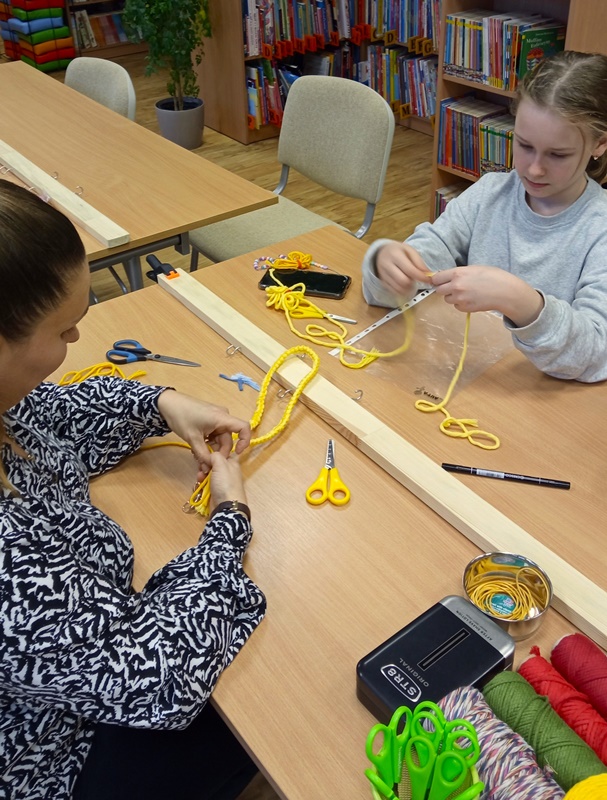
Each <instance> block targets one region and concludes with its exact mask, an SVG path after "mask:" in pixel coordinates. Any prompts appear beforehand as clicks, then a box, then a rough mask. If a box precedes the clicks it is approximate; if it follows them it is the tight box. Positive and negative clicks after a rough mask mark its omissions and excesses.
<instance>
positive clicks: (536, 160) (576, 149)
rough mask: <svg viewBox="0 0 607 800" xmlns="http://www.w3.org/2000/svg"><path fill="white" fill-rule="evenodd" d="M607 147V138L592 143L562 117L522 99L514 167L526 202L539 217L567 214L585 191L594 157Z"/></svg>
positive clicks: (517, 125)
mask: <svg viewBox="0 0 607 800" xmlns="http://www.w3.org/2000/svg"><path fill="white" fill-rule="evenodd" d="M606 148H607V136H602V137H601V138H600V139H599V140H593V139H591V138H590V137H589V136H588V135H585V133H584V130H583V129H582V128H581V127H580V126H579V125H575V124H574V123H573V122H570V121H569V120H567V119H565V118H564V117H563V116H561V114H558V113H557V112H555V111H550V110H549V109H546V108H541V107H540V106H537V105H536V104H535V103H534V102H533V101H531V100H529V99H525V100H522V101H521V103H520V105H519V107H518V110H517V112H516V122H515V125H514V150H513V154H514V167H515V169H516V171H517V173H518V175H519V178H520V179H521V181H522V182H523V185H524V187H525V191H526V193H527V202H528V203H529V206H530V207H531V208H532V210H533V211H535V212H536V213H537V214H541V215H542V216H552V215H554V214H558V213H560V212H561V211H564V210H565V209H566V208H568V207H569V206H570V205H571V204H572V203H574V202H575V201H576V200H577V199H578V197H580V195H581V194H582V193H583V191H584V189H585V188H586V167H587V165H588V161H589V159H590V158H591V156H600V155H602V154H603V153H604V151H605V149H606Z"/></svg>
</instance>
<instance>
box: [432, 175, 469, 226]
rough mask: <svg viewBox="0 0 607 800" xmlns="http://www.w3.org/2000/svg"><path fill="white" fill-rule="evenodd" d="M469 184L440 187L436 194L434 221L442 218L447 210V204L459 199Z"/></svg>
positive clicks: (452, 184)
mask: <svg viewBox="0 0 607 800" xmlns="http://www.w3.org/2000/svg"><path fill="white" fill-rule="evenodd" d="M468 185H469V184H465V183H451V184H449V186H439V188H438V189H437V190H436V192H435V193H434V219H436V218H437V217H440V215H441V214H442V213H443V211H444V210H445V209H446V208H447V204H448V203H450V202H451V200H453V198H454V197H458V196H459V195H460V194H461V193H462V192H464V191H465V190H466V189H467V188H468Z"/></svg>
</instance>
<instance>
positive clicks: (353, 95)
mask: <svg viewBox="0 0 607 800" xmlns="http://www.w3.org/2000/svg"><path fill="white" fill-rule="evenodd" d="M393 136H394V112H393V111H392V109H391V108H390V106H389V105H388V103H387V102H386V101H385V100H384V99H383V97H381V95H379V94H378V93H377V92H375V91H373V89H370V88H369V87H368V86H364V85H363V84H362V83H358V82H357V81H353V80H348V79H346V78H334V77H330V76H325V75H303V76H302V77H301V78H297V80H296V81H295V82H294V83H293V85H292V86H291V88H290V89H289V94H288V96H287V102H286V104H285V112H284V116H283V120H282V127H281V129H280V138H279V142H278V160H279V161H280V162H281V164H283V165H286V166H288V167H293V169H296V170H297V171H298V172H301V173H302V174H303V175H305V176H306V177H307V178H310V179H311V180H313V181H316V182H317V183H319V184H321V185H322V186H325V187H326V188H327V189H330V190H332V191H334V192H338V193H339V194H343V195H347V196H348V197H357V198H359V199H361V200H366V201H367V203H372V204H375V203H377V201H378V200H379V198H380V197H381V193H382V190H383V186H384V178H385V175H386V168H387V166H388V160H389V158H390V150H391V147H392V139H393Z"/></svg>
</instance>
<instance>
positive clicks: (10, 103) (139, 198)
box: [0, 61, 278, 261]
mask: <svg viewBox="0 0 607 800" xmlns="http://www.w3.org/2000/svg"><path fill="white" fill-rule="evenodd" d="M0 105H1V107H2V114H1V115H0V139H2V140H4V141H5V142H6V143H7V144H9V145H10V146H11V147H13V148H14V149H15V150H18V151H19V152H20V153H21V154H22V155H23V156H25V157H26V158H28V159H29V160H30V161H32V162H33V163H34V164H36V165H37V166H38V167H40V168H41V169H43V170H44V171H45V172H47V173H48V174H49V175H52V174H53V173H55V172H56V173H57V174H58V180H59V181H60V182H61V183H62V184H63V185H64V186H66V187H68V188H71V189H74V190H75V189H76V187H78V186H81V187H82V188H83V190H84V192H83V194H82V199H83V200H86V202H87V203H90V205H92V206H94V207H95V208H96V209H97V210H98V211H100V212H101V213H102V214H105V215H106V216H107V217H109V218H110V219H112V220H113V221H114V222H115V223H117V224H118V225H120V226H121V227H122V228H125V229H126V230H127V231H128V232H129V234H130V237H131V240H130V242H128V243H127V244H124V245H119V246H118V247H114V248H111V249H108V248H106V247H105V246H104V245H102V244H101V243H100V242H98V241H97V240H96V239H95V238H94V237H92V236H91V235H90V234H88V233H86V232H85V231H82V232H81V236H82V240H83V241H84V244H85V248H86V252H87V255H88V258H89V260H90V261H95V260H96V259H99V258H102V257H104V256H107V255H111V254H114V253H116V254H119V253H121V252H125V251H128V250H130V249H133V248H134V247H137V246H141V245H145V244H149V243H153V242H157V241H160V240H162V239H164V238H167V237H169V236H172V235H174V234H179V233H183V232H186V231H189V230H192V229H194V228H197V227H200V226H202V225H207V224H210V223H212V222H218V221H219V220H222V219H226V218H228V217H232V216H235V215H236V214H241V213H244V212H247V211H254V210H255V209H257V208H263V207H264V206H268V205H272V204H273V203H276V202H277V201H278V198H277V196H276V195H274V194H273V193H272V192H269V191H267V190H266V189H262V188H260V187H259V186H256V185H255V184H253V183H251V182H249V181H247V180H245V179H244V178H240V177H238V175H235V174H233V173H232V172H229V171H228V170H226V169H223V168H222V167H219V166H217V165H215V164H213V163H212V162H210V161H207V160H206V159H205V158H202V157H201V156H199V155H196V154H194V153H191V152H189V151H188V150H185V149H184V148H183V147H179V146H178V145H176V144H173V143H172V142H169V141H168V140H167V139H164V138H163V137H162V136H159V135H158V134H156V133H153V132H152V131H149V130H147V129H146V128H142V127H141V126H140V125H137V124H136V123H135V122H132V121H131V120H129V119H127V118H126V117H122V116H121V115H119V114H116V113H115V112H113V111H110V110H109V109H107V108H105V107H104V106H102V105H100V104H99V103H96V102H95V101H93V100H91V99H90V98H88V97H86V96H84V95H82V94H80V93H79V92H76V91H75V90H74V89H71V88H69V87H67V86H65V85H63V84H62V83H60V82H59V81H56V80H54V79H52V78H51V77H49V76H48V75H45V74H44V73H42V72H40V71H39V70H37V69H34V68H33V67H30V66H29V65H27V64H25V63H23V62H21V61H19V62H12V63H5V64H2V65H0ZM116 260H117V261H119V260H120V259H116Z"/></svg>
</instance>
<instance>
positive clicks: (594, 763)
mask: <svg viewBox="0 0 607 800" xmlns="http://www.w3.org/2000/svg"><path fill="white" fill-rule="evenodd" d="M483 694H484V696H485V700H486V701H487V703H488V704H489V706H490V707H491V710H492V711H493V713H494V714H495V715H496V716H497V717H499V718H500V719H501V720H502V721H503V722H505V723H506V724H507V725H509V726H510V727H511V728H512V729H513V730H515V731H516V732H517V733H518V734H520V735H521V736H522V737H523V739H524V740H525V741H526V742H527V744H529V745H530V746H531V747H532V748H533V749H534V750H535V753H536V755H537V760H538V763H539V765H540V767H545V766H549V767H551V768H552V769H553V770H554V779H555V781H556V782H557V783H558V784H559V785H560V786H561V787H562V788H563V789H564V790H565V791H569V789H571V788H572V787H573V786H574V785H575V784H576V783H578V782H579V781H583V780H584V779H586V778H589V777H590V776H591V775H599V774H601V773H605V772H607V767H606V766H605V765H604V764H603V762H602V761H601V760H600V759H599V758H598V756H597V755H595V753H594V752H593V751H592V750H591V749H590V747H588V745H587V744H586V743H585V742H584V741H583V740H582V739H580V737H579V736H578V735H577V733H574V732H573V731H572V730H571V728H570V727H569V726H568V725H567V724H566V723H565V722H563V720H562V719H561V718H560V717H559V716H558V714H557V713H556V712H555V711H554V710H553V709H552V707H551V705H550V703H549V702H548V699H547V698H546V697H542V696H541V695H539V694H536V691H535V689H534V688H533V687H532V686H531V684H529V683H528V682H527V681H526V680H525V679H524V678H523V676H522V675H519V674H518V673H517V672H500V673H499V674H498V675H496V676H495V678H492V679H491V680H490V681H489V682H488V683H487V684H486V685H485V687H484V689H483Z"/></svg>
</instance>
